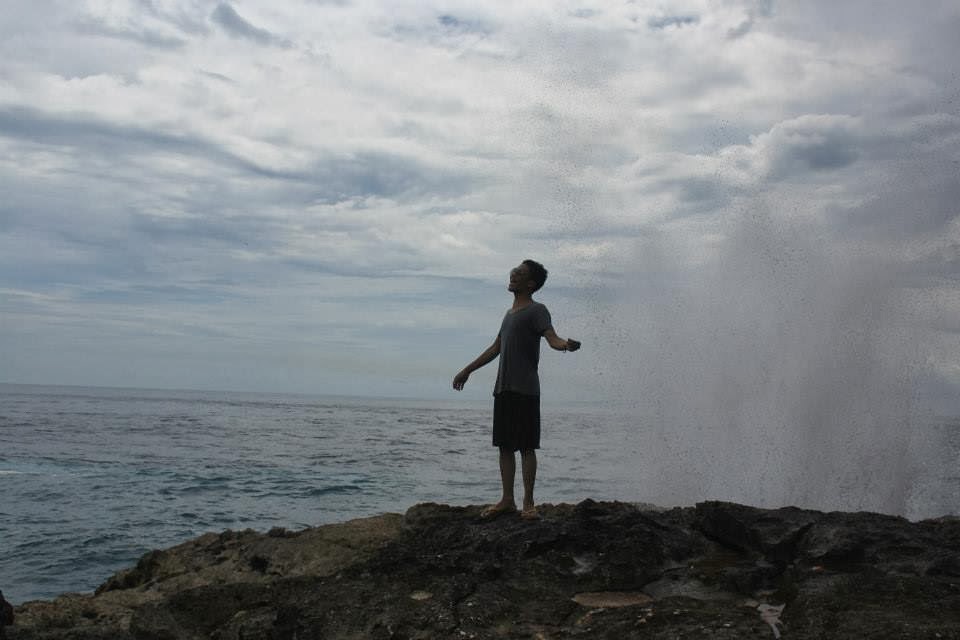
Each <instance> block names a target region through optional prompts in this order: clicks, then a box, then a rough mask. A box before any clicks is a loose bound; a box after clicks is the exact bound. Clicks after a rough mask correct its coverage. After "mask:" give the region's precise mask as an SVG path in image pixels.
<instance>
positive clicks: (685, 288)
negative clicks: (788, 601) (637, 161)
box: [608, 210, 936, 516]
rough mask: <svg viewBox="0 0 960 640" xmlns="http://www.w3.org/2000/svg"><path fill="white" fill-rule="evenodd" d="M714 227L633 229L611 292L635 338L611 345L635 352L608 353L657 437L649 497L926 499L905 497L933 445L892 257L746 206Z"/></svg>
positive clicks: (773, 501) (914, 326)
mask: <svg viewBox="0 0 960 640" xmlns="http://www.w3.org/2000/svg"><path fill="white" fill-rule="evenodd" d="M691 224H696V223H691ZM712 231H713V232H712V234H708V233H702V234H700V237H701V238H708V240H706V241H704V242H703V244H702V245H700V246H696V247H691V246H689V245H688V244H681V242H680V239H681V238H690V237H692V236H693V235H695V234H691V233H690V228H689V225H687V226H686V227H685V228H684V229H683V232H682V233H681V232H677V233H675V234H674V233H671V232H670V231H669V230H664V228H663V227H661V230H660V231H657V232H655V233H651V234H649V235H647V236H646V237H645V238H644V239H643V240H641V241H640V242H639V243H638V246H637V250H636V254H635V256H634V257H633V267H632V268H631V269H630V272H629V278H628V279H629V283H628V284H627V285H626V286H625V287H624V291H622V292H621V296H622V302H621V303H620V304H621V308H620V309H618V311H617V313H618V315H619V316H620V317H622V318H623V319H624V322H625V323H627V324H628V325H629V326H631V327H635V328H636V329H635V331H636V333H635V334H634V335H633V336H630V337H624V338H623V339H622V340H621V341H620V342H619V343H618V344H616V345H613V347H614V348H615V349H616V350H617V351H618V352H619V353H624V352H626V353H631V354H632V355H633V357H632V358H631V359H630V360H629V361H625V360H624V358H623V357H622V356H621V357H614V356H612V355H609V354H608V357H610V359H611V361H614V362H617V361H619V362H622V363H623V365H622V366H623V371H621V372H620V373H619V375H620V379H621V380H623V381H624V383H623V387H622V389H621V392H622V395H623V396H624V397H625V398H629V399H631V400H630V402H631V403H632V406H631V410H632V411H633V412H634V413H635V414H636V415H637V421H638V426H639V427H640V428H641V429H644V430H648V431H650V432H652V435H653V439H654V441H655V442H656V443H657V446H658V447H659V448H660V455H658V456H657V463H656V466H657V468H656V469H655V470H646V471H645V474H646V477H647V478H656V479H657V480H656V482H657V486H658V489H657V491H658V493H657V495H649V496H648V497H649V498H651V499H652V500H653V501H659V502H660V503H662V504H677V503H690V502H693V501H698V500H704V499H723V500H733V501H738V502H744V503H748V504H755V505H758V506H765V507H777V506H783V505H798V506H804V507H811V508H818V509H840V510H871V511H880V512H886V513H895V514H903V515H907V516H915V515H917V514H920V513H925V512H926V511H927V510H929V509H931V508H932V509H934V510H935V509H936V507H930V505H922V506H918V505H917V504H916V501H915V500H913V498H912V494H913V491H914V480H915V479H916V476H917V472H918V469H919V467H920V465H921V463H922V461H923V460H924V459H925V458H926V457H927V456H928V455H929V454H930V452H931V451H932V449H933V447H934V446H935V445H934V443H932V442H931V441H930V434H929V433H928V432H925V431H924V428H925V427H926V426H927V425H928V417H927V416H925V415H924V411H923V409H922V407H920V406H918V404H917V402H916V382H917V380H918V378H919V376H920V375H921V374H922V372H923V368H924V356H923V353H922V351H921V349H920V347H919V345H920V344H921V343H922V340H921V337H920V336H919V332H920V328H919V327H920V323H918V322H917V321H916V318H914V316H913V312H912V310H911V307H910V304H909V302H908V299H907V296H906V295H905V289H904V287H903V286H902V283H901V281H900V271H899V266H898V264H897V263H896V262H895V261H894V260H891V259H888V258H887V257H886V256H884V255H883V254H882V253H880V252H875V251H871V250H870V248H869V247H867V246H866V245H864V244H857V243H856V242H855V241H853V240H849V239H847V238H844V237H843V236H842V235H841V234H838V233H836V231H835V230H834V229H832V228H830V227H829V226H828V225H826V224H824V223H818V222H816V221H815V220H812V219H801V218H799V217H798V216H796V215H793V216H790V217H786V216H784V217H779V216H777V215H776V214H773V213H767V212H765V211H762V210H753V211H750V212H748V213H740V214H736V215H731V216H730V217H728V218H727V220H726V222H725V223H724V224H723V225H722V226H720V227H718V228H715V229H713V230H712ZM686 242H688V241H686ZM645 488H647V489H648V487H645Z"/></svg>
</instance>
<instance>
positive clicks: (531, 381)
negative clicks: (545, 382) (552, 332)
mask: <svg viewBox="0 0 960 640" xmlns="http://www.w3.org/2000/svg"><path fill="white" fill-rule="evenodd" d="M552 326H553V325H551V324H550V312H549V311H547V308H546V307H545V306H544V305H542V304H540V303H539V302H533V303H531V304H528V305H527V306H525V307H523V308H522V309H517V310H516V311H507V313H506V315H505V316H503V322H502V323H501V324H500V367H499V369H498V370H497V384H496V385H494V387H493V393H494V395H496V394H498V393H500V392H501V391H514V392H516V393H524V394H526V395H530V396H538V395H540V376H539V375H538V374H537V366H538V365H539V364H540V336H542V335H543V333H544V332H545V331H546V330H547V329H550V328H552Z"/></svg>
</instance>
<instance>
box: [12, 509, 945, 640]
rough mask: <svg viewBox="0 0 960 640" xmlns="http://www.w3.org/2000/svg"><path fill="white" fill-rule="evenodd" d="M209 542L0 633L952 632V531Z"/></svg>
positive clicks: (879, 525) (573, 528) (391, 520)
mask: <svg viewBox="0 0 960 640" xmlns="http://www.w3.org/2000/svg"><path fill="white" fill-rule="evenodd" d="M541 513H542V516H543V517H542V518H541V519H540V520H539V521H534V522H528V521H524V520H521V519H520V518H519V517H516V516H501V517H499V518H496V519H494V520H484V519H482V518H481V517H480V507H473V506H470V507H451V506H445V505H437V504H421V505H417V506H415V507H413V508H411V509H410V510H408V511H407V513H406V514H405V515H402V516H401V515H397V514H388V515H383V516H378V517H374V518H366V519H361V520H354V521H350V522H347V523H343V524H337V525H328V526H322V527H316V528H312V529H306V530H303V531H295V532H294V531H286V530H272V531H270V532H268V533H256V532H253V531H243V532H232V531H227V532H224V533H221V534H213V533H211V534H206V535H204V536H201V537H199V538H197V539H195V540H192V541H190V542H186V543H184V544H181V545H179V546H177V547H173V548H171V549H167V550H164V551H153V552H150V553H148V554H146V555H145V556H143V558H141V559H140V561H139V562H138V563H137V565H136V566H135V567H133V568H131V569H128V570H125V571H122V572H120V573H118V574H117V575H115V576H113V577H112V578H110V579H109V580H107V582H105V583H104V584H103V585H102V586H101V587H100V588H99V589H98V590H97V592H96V593H95V594H93V595H77V594H68V595H64V596H61V597H59V598H57V599H56V600H53V601H51V602H30V603H26V604H24V605H22V606H20V607H18V608H17V610H16V625H15V626H13V627H8V628H7V635H8V637H9V638H11V639H15V640H26V639H34V638H37V639H40V638H44V639H46V638H50V639H53V638H57V639H66V638H71V639H87V638H89V639H94V638H121V639H123V638H137V639H144V640H147V639H149V640H161V639H188V638H190V639H193V638H217V639H224V640H226V639H231V640H234V639H235V640H239V639H243V638H276V639H290V640H292V639H294V638H296V639H298V640H307V639H318V640H319V639H325V640H335V639H341V638H343V639H346V638H351V639H359V638H373V639H381V638H382V639H384V640H386V639H388V638H396V639H400V638H451V639H454V638H455V639H457V640H461V639H466V638H541V639H546V638H568V637H577V638H611V639H613V638H617V639H621V638H671V639H672V638H777V637H781V636H782V637H783V638H831V639H844V638H857V639H858V640H860V639H863V638H931V639H935V638H943V639H949V638H953V639H960V519H957V518H942V519H937V520H927V521H923V522H916V523H912V522H909V521H907V520H904V519H902V518H896V517H892V516H884V515H877V514H867V513H821V512H817V511H808V510H801V509H795V508H783V509H776V510H764V509H755V508H751V507H745V506H741V505H736V504H728V503H718V502H707V503H702V504H699V505H697V506H696V507H689V508H682V509H680V508H678V509H672V510H658V509H653V508H644V507H641V506H635V505H630V504H625V503H616V502H594V501H592V500H587V501H585V502H582V503H580V504H577V505H556V506H550V505H545V506H543V507H541Z"/></svg>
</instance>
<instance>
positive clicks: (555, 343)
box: [543, 327, 580, 351]
mask: <svg viewBox="0 0 960 640" xmlns="http://www.w3.org/2000/svg"><path fill="white" fill-rule="evenodd" d="M543 337H544V338H546V339H547V344H549V345H550V348H552V349H556V350H557V351H576V350H577V349H579V348H580V343H579V342H577V341H576V340H564V339H563V338H561V337H560V336H558V335H557V332H556V331H554V330H553V328H552V327H551V328H549V329H547V330H546V331H544V332H543Z"/></svg>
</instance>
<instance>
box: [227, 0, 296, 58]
mask: <svg viewBox="0 0 960 640" xmlns="http://www.w3.org/2000/svg"><path fill="white" fill-rule="evenodd" d="M210 19H211V20H213V21H214V22H215V23H217V24H218V25H220V26H221V27H223V29H224V31H226V32H227V34H228V35H230V36H231V37H234V38H239V39H242V40H251V41H253V42H256V43H257V44H261V45H265V46H280V47H289V46H290V42H289V41H288V40H285V39H283V38H281V37H279V36H276V35H274V34H272V33H270V32H269V31H267V30H266V29H261V28H260V27H256V26H254V25H253V24H251V23H250V22H248V21H247V20H246V19H244V18H243V16H241V15H240V14H239V13H237V12H236V10H235V9H234V8H233V7H231V6H230V5H229V4H226V3H220V4H219V5H217V8H216V9H214V10H213V13H212V14H210Z"/></svg>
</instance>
